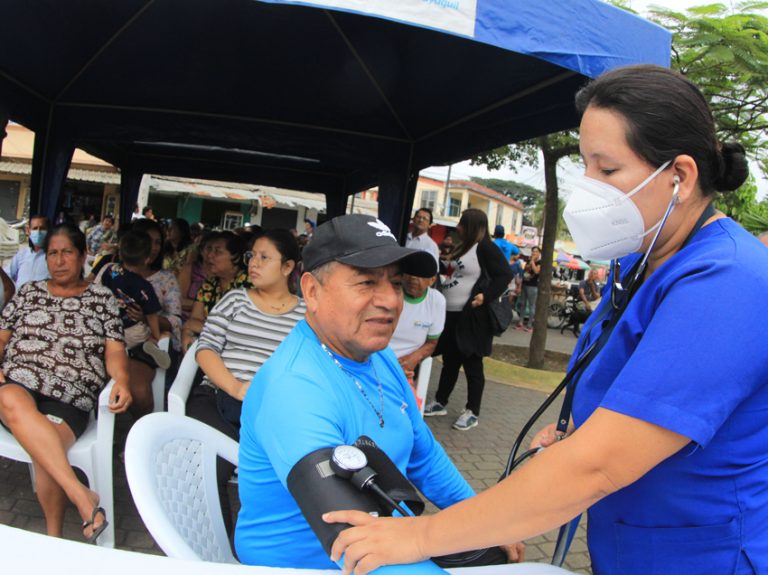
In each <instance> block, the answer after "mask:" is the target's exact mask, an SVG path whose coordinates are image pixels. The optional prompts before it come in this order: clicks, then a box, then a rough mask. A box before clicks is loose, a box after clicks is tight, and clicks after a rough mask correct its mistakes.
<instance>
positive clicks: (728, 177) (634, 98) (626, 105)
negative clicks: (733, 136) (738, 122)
mask: <svg viewBox="0 0 768 575" xmlns="http://www.w3.org/2000/svg"><path fill="white" fill-rule="evenodd" d="M590 106H594V107H596V108H602V109H605V110H611V111H614V112H616V113H618V114H620V115H621V116H622V117H623V118H624V119H625V121H626V122H627V134H626V136H627V143H628V144H629V147H630V148H631V149H632V150H633V151H634V152H635V153H636V154H637V155H638V156H640V157H641V158H643V160H645V161H646V162H648V163H649V164H651V165H652V166H654V167H658V166H661V165H662V164H663V163H664V162H666V161H668V160H672V159H674V158H675V157H677V156H679V155H681V154H687V155H689V156H691V157H692V158H693V159H694V161H695V162H696V166H697V168H698V170H699V186H700V188H701V191H702V193H703V194H704V195H710V194H712V193H714V192H715V191H730V190H735V189H736V188H738V187H739V186H740V185H741V184H743V183H744V181H745V180H746V179H747V176H748V175H749V167H748V165H747V158H746V155H745V152H744V147H743V146H742V145H741V144H738V143H735V142H734V143H727V144H723V145H721V144H720V143H719V142H718V140H717V136H716V135H715V122H714V119H713V117H712V112H711V111H710V109H709V106H708V105H707V101H706V100H705V98H704V95H703V94H702V93H701V91H700V90H699V89H698V88H697V87H696V86H695V85H694V84H693V83H692V82H691V81H690V80H688V79H687V78H686V77H685V76H683V75H682V74H680V73H679V72H675V71H672V70H669V69H667V68H662V67H660V66H652V65H639V66H625V67H622V68H616V69H615V70H611V71H610V72H607V73H605V74H603V75H602V76H600V77H599V78H597V79H596V80H594V81H593V82H590V83H589V84H587V85H586V86H585V87H584V88H582V89H581V90H579V92H578V93H577V94H576V108H577V110H578V111H579V114H582V115H583V114H584V112H585V110H586V109H587V108H588V107H590Z"/></svg>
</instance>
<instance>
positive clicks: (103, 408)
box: [96, 379, 115, 460]
mask: <svg viewBox="0 0 768 575" xmlns="http://www.w3.org/2000/svg"><path fill="white" fill-rule="evenodd" d="M114 385H115V380H114V379H110V380H109V382H107V385H105V386H104V389H102V390H101V393H100V394H99V404H98V408H97V409H98V413H97V415H96V441H97V442H98V445H99V450H100V451H102V450H103V452H102V453H100V456H101V457H108V458H111V457H112V440H113V439H114V435H115V414H114V413H112V412H111V411H110V410H109V394H110V393H111V392H112V387H113V386H114ZM110 460H111V459H110Z"/></svg>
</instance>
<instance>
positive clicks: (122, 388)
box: [109, 381, 133, 413]
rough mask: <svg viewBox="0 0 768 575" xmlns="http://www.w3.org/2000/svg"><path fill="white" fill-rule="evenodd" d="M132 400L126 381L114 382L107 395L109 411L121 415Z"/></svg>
mask: <svg viewBox="0 0 768 575" xmlns="http://www.w3.org/2000/svg"><path fill="white" fill-rule="evenodd" d="M132 401H133V398H132V397H131V390H130V387H129V386H128V382H127V381H122V382H117V381H116V382H115V384H114V385H113V386H112V391H111V393H110V394H109V411H111V412H112V413H123V412H124V411H125V410H127V409H128V407H129V406H130V405H131V402H132Z"/></svg>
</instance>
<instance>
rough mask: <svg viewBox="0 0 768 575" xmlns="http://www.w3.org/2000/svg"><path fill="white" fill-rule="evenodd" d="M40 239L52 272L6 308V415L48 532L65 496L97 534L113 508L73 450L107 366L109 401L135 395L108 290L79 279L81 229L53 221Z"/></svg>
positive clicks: (1, 382)
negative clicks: (28, 464) (78, 470)
mask: <svg viewBox="0 0 768 575" xmlns="http://www.w3.org/2000/svg"><path fill="white" fill-rule="evenodd" d="M43 249H44V250H45V254H46V261H47V264H48V271H49V273H50V279H48V280H43V281H36V282H30V283H27V284H25V285H24V286H23V287H22V288H21V289H20V290H19V292H18V293H17V294H16V295H15V296H14V297H13V299H11V301H10V302H8V304H7V305H6V307H5V308H4V309H3V311H2V315H0V357H2V363H1V364H0V423H2V424H3V425H4V426H6V427H7V428H8V429H9V430H10V431H11V433H13V435H14V436H15V437H16V439H17V440H18V442H19V443H20V444H21V446H22V447H23V448H24V449H26V450H27V452H28V453H29V455H30V457H31V459H32V463H33V465H34V468H35V488H36V491H37V498H38V500H39V501H40V505H41V507H42V508H43V513H44V514H45V522H46V529H47V532H48V534H49V535H53V536H57V537H59V536H61V532H62V526H63V522H64V511H65V508H66V503H67V500H69V501H71V502H72V503H73V504H74V505H75V507H76V508H77V511H78V513H79V514H80V517H81V518H82V519H83V536H84V537H85V538H86V539H88V540H89V541H91V542H95V541H96V538H97V537H98V536H99V535H100V534H101V533H102V532H103V531H104V529H105V528H106V526H107V517H106V516H105V513H104V510H103V509H102V508H100V507H99V495H98V494H97V493H95V492H94V491H92V490H90V489H88V488H87V487H86V486H85V485H83V484H82V483H81V482H80V481H79V480H78V478H77V476H76V475H75V473H74V470H73V469H72V467H71V466H70V464H69V462H68V461H67V450H68V449H69V447H70V446H71V445H72V444H73V443H74V442H75V440H76V439H77V438H78V437H79V436H80V435H81V434H82V433H83V432H84V431H85V429H86V426H87V425H88V417H89V413H90V411H91V410H92V409H93V408H94V406H95V404H96V402H97V397H98V395H99V392H100V391H101V390H102V389H103V388H104V386H105V385H106V383H107V381H108V380H109V377H110V376H111V377H112V378H113V379H114V380H115V385H114V387H113V388H112V392H111V395H110V409H111V410H112V411H113V412H115V413H120V412H123V411H125V410H126V409H127V408H128V406H129V405H130V403H131V394H130V391H129V387H128V370H127V356H126V353H125V347H124V345H123V329H122V323H121V321H120V314H119V311H118V304H117V301H116V300H115V298H114V297H113V296H112V292H110V291H109V289H108V288H106V287H104V286H102V285H97V284H90V283H88V282H86V281H85V280H84V279H83V273H82V272H83V264H84V263H85V256H86V248H85V236H84V235H83V233H82V232H81V231H80V230H79V229H78V228H77V227H75V226H73V225H71V224H61V225H59V226H56V227H55V228H53V229H52V230H51V231H50V233H49V234H48V236H47V237H46V239H45V243H44V244H43Z"/></svg>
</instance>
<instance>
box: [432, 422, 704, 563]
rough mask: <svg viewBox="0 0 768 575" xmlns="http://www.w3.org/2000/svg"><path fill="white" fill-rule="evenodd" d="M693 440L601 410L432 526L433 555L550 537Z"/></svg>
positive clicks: (434, 519)
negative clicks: (580, 426) (544, 535)
mask: <svg viewBox="0 0 768 575" xmlns="http://www.w3.org/2000/svg"><path fill="white" fill-rule="evenodd" d="M688 441H689V440H688V439H687V438H685V437H683V436H681V435H678V434H676V433H674V432H671V431H669V430H666V429H663V428H660V427H658V426H655V425H653V424H650V423H647V422H644V421H641V420H637V419H634V418H632V417H628V416H625V415H621V414H618V413H616V412H611V411H608V410H605V409H598V410H597V411H596V412H595V414H593V415H592V417H591V418H590V419H589V420H588V421H587V422H585V424H584V425H583V426H582V428H581V429H579V430H577V431H575V432H574V433H573V435H572V436H570V437H569V438H568V439H565V440H563V441H560V442H557V443H555V444H553V445H551V446H550V447H548V448H546V449H545V450H543V451H542V452H540V453H539V454H538V455H536V456H535V457H534V458H533V459H532V460H531V461H529V462H528V463H526V464H525V465H524V466H523V467H522V468H520V470H519V471H515V472H514V473H512V475H510V476H509V477H508V478H507V479H505V480H504V481H502V482H501V483H499V484H498V485H495V486H494V487H492V488H490V489H488V490H486V491H484V492H483V493H481V494H480V495H478V496H477V497H473V498H472V499H471V500H467V501H464V502H462V503H459V504H457V505H455V506H453V507H450V508H448V509H446V510H444V511H442V512H440V513H439V514H437V515H435V516H433V517H431V518H430V519H429V522H428V523H429V524H428V525H427V526H426V527H425V533H426V535H427V538H426V545H427V549H428V551H429V553H430V554H436V555H442V554H445V553H449V552H453V551H459V550H466V549H475V548H479V547H486V546H489V545H503V544H505V543H508V542H509V541H518V540H523V539H527V538H529V537H532V536H535V535H538V534H541V533H544V532H546V531H549V530H551V529H554V528H555V527H558V526H560V525H562V524H563V523H565V522H567V521H569V520H570V519H572V518H574V517H576V516H577V515H579V514H580V513H582V512H583V511H584V510H586V509H587V508H588V507H589V506H591V505H592V504H594V503H595V502H597V501H599V500H600V499H602V498H603V497H605V496H606V495H609V494H611V493H613V492H615V491H617V490H618V489H621V488H622V487H625V486H626V485H629V484H631V483H633V482H634V481H636V480H637V479H639V478H640V477H642V476H643V475H645V473H647V472H648V471H649V470H650V469H652V468H653V467H655V466H656V465H658V464H659V463H660V462H661V461H663V460H664V459H666V458H667V457H669V456H670V455H672V454H673V453H676V452H677V451H679V450H680V449H682V448H683V447H684V446H685V445H686V444H687V443H688Z"/></svg>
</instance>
